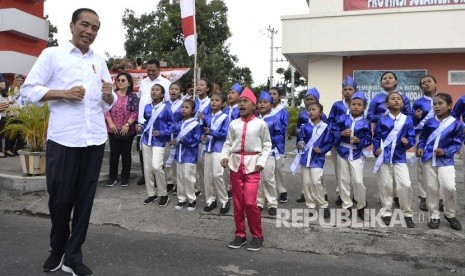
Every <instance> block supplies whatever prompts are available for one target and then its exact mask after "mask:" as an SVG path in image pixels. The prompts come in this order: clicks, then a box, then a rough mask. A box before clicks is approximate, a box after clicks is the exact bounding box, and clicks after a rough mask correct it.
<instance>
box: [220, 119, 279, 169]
mask: <svg viewBox="0 0 465 276" xmlns="http://www.w3.org/2000/svg"><path fill="white" fill-rule="evenodd" d="M270 151H271V138H270V131H269V129H268V126H267V124H266V122H265V121H263V120H260V119H258V118H256V117H255V116H253V117H252V118H249V119H248V120H244V119H243V118H242V117H240V118H239V119H237V120H233V121H231V123H230V124H229V129H228V136H227V137H226V141H225V142H224V144H223V150H222V151H221V159H224V158H228V166H229V168H230V169H231V170H232V171H234V172H237V171H238V170H239V166H240V165H241V163H242V162H243V163H244V167H245V171H246V173H247V174H249V173H252V172H254V171H255V166H256V165H261V166H262V167H265V163H266V160H267V158H268V156H269V155H270ZM254 153H256V154H254Z"/></svg>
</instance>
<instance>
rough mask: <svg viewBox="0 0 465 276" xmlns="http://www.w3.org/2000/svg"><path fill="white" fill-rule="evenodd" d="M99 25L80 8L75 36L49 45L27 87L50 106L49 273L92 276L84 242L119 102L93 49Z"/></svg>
mask: <svg viewBox="0 0 465 276" xmlns="http://www.w3.org/2000/svg"><path fill="white" fill-rule="evenodd" d="M99 29H100V20H99V17H98V15H97V13H96V12H95V11H93V10H91V9H88V8H81V9H78V10H76V11H74V13H73V15H72V19H71V23H70V30H71V34H72V38H71V40H70V41H69V42H67V43H65V44H63V45H62V46H59V47H49V48H46V49H45V50H44V51H43V52H42V53H41V54H40V56H39V58H38V59H37V61H36V63H35V64H34V66H33V67H32V69H31V71H30V72H29V74H28V76H27V79H26V81H25V83H24V85H23V86H22V87H21V96H23V97H26V99H27V101H28V102H29V103H32V104H36V105H43V104H44V102H46V101H48V103H49V108H50V119H49V125H48V131H47V139H48V140H47V155H46V160H47V161H46V180H47V190H48V193H49V204H48V206H49V209H50V219H51V221H52V229H51V232H50V247H51V249H52V250H51V253H50V256H49V257H48V258H47V260H46V261H45V263H44V265H43V269H44V271H45V272H51V271H56V270H58V269H60V268H61V269H62V270H63V271H65V272H68V273H72V274H73V275H92V271H91V270H90V269H89V268H88V267H87V266H86V265H84V263H83V258H82V250H81V246H82V244H83V243H84V241H85V239H86V234H87V229H88V226H89V219H90V214H91V210H92V205H93V201H94V196H95V191H96V189H97V181H98V177H99V175H100V169H101V166H102V160H103V154H104V150H105V142H106V140H107V129H106V126H105V117H104V113H105V112H106V111H108V110H110V109H111V107H112V105H113V104H114V103H115V102H116V95H115V94H114V93H113V91H112V81H111V76H110V73H109V72H108V68H107V64H106V62H105V59H104V58H103V57H101V56H100V55H97V54H96V53H94V51H93V50H92V49H91V48H90V45H91V44H92V43H93V42H94V40H95V38H96V37H97V34H98V31H99ZM71 214H72V223H71V225H72V227H71V229H70V220H71Z"/></svg>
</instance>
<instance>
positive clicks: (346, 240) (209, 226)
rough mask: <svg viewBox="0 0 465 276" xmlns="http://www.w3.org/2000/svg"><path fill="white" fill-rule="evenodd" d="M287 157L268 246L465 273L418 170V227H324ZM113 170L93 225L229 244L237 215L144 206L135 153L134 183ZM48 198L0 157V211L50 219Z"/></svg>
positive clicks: (329, 172)
mask: <svg viewBox="0 0 465 276" xmlns="http://www.w3.org/2000/svg"><path fill="white" fill-rule="evenodd" d="M288 144H292V142H290V143H288ZM288 149H289V150H291V149H292V147H291V146H289V148H288ZM284 160H285V168H286V172H285V175H284V181H285V183H286V185H287V186H288V188H289V202H288V203H285V204H280V206H279V208H280V210H278V215H279V216H278V217H280V218H281V219H282V220H277V219H276V218H273V217H270V216H268V214H267V211H266V210H264V211H263V213H262V217H263V220H262V222H263V230H264V235H265V246H266V247H271V248H278V249H282V250H292V251H301V252H312V253H318V254H336V255H339V254H350V253H362V254H371V255H383V256H384V255H389V256H394V257H395V258H406V259H408V260H410V261H411V262H414V263H418V264H420V263H423V262H430V261H439V262H443V263H445V265H446V267H448V268H449V267H450V268H451V269H456V268H461V269H462V271H463V269H465V263H464V261H463V256H465V231H464V230H462V231H454V230H452V229H451V228H450V227H449V225H448V223H447V221H445V219H443V218H442V219H441V225H440V227H439V229H437V230H432V229H429V228H428V227H427V224H426V223H427V222H426V218H427V213H426V212H421V211H419V210H418V203H419V200H418V198H417V194H418V193H417V185H416V182H415V181H416V176H415V173H413V170H411V171H410V176H411V179H412V183H413V184H412V185H413V187H414V197H413V204H412V207H413V210H414V212H415V215H414V219H415V221H418V220H419V221H420V222H419V223H417V224H416V227H415V228H414V229H408V228H405V227H401V226H400V225H397V226H395V227H392V228H386V227H381V226H379V225H374V226H373V227H371V226H370V227H347V226H344V225H343V224H341V223H331V221H326V223H325V225H321V223H320V222H318V221H312V222H308V221H307V220H308V218H307V217H305V219H304V217H303V216H302V215H303V214H302V212H303V210H304V209H306V208H305V204H302V203H297V202H296V201H295V199H296V198H297V197H298V196H299V195H300V191H301V181H300V177H299V176H298V175H296V176H293V175H292V174H291V173H290V171H289V166H290V164H291V163H292V160H293V158H291V157H287V158H285V159H284ZM373 162H374V160H373V159H368V160H367V164H366V166H365V174H364V175H365V178H364V180H365V185H366V187H367V201H368V207H369V208H373V211H374V212H376V211H377V210H378V209H379V206H378V203H377V202H378V189H377V186H376V175H373V174H372V172H371V170H372V168H373ZM462 167H463V164H462V161H461V160H457V164H456V169H457V204H458V206H457V218H458V219H459V221H461V222H462V224H463V225H464V226H465V189H464V183H463V174H462ZM107 175H108V156H107V155H106V156H105V160H104V162H103V167H102V173H101V179H100V180H101V181H100V183H99V186H98V189H97V194H96V197H95V201H94V208H93V212H92V217H91V223H93V224H96V225H114V226H119V227H123V228H126V229H129V230H137V231H143V232H151V233H165V234H180V235H185V236H194V237H199V238H205V239H211V240H219V241H223V242H224V243H225V245H226V243H227V242H229V241H230V240H231V239H232V238H233V236H234V222H233V219H232V215H231V214H232V212H231V214H228V215H225V216H220V215H219V214H218V212H219V209H218V208H217V209H215V210H214V211H212V212H211V213H205V212H203V207H204V205H205V197H204V196H203V195H201V196H200V197H199V199H198V202H197V210H196V211H194V212H187V211H186V210H185V209H183V210H181V211H176V210H175V209H174V206H175V204H176V202H177V199H176V196H175V195H172V194H171V195H170V203H169V205H168V206H166V207H158V206H157V204H156V203H154V204H150V205H146V206H144V205H143V200H144V199H145V198H146V196H147V195H146V191H145V186H138V185H136V184H135V183H136V181H137V179H138V178H139V176H140V164H139V162H138V156H137V154H136V153H134V154H133V166H132V171H131V178H130V183H129V186H128V187H121V186H119V183H118V184H117V185H115V186H114V187H112V188H108V187H106V186H105V184H104V181H105V179H106V177H107ZM324 175H325V183H326V186H327V190H328V196H329V201H330V208H332V210H333V212H335V211H336V210H338V209H339V207H337V208H336V206H335V205H334V201H335V199H336V195H335V187H336V185H335V176H334V170H333V166H332V162H331V161H330V160H329V158H328V159H327V162H326V164H325V168H324ZM31 186H32V187H33V188H31ZM26 191H30V192H26ZM47 201H48V195H47V193H46V192H45V177H43V176H41V177H32V178H31V177H24V176H22V173H21V168H20V162H19V157H15V158H6V159H0V211H2V212H9V213H10V212H13V213H31V214H38V215H45V216H47V215H48V207H47ZM290 212H294V213H293V214H294V216H291V217H290V218H289V219H285V215H286V214H291V213H290ZM334 214H335V213H333V218H334V217H335V215H334ZM283 218H284V219H283ZM292 218H294V222H295V223H294V225H293V226H294V227H287V226H289V224H291V223H292V222H293V221H292ZM422 220H423V221H422ZM280 221H284V223H280ZM328 223H330V224H331V225H328ZM291 226H292V225H291Z"/></svg>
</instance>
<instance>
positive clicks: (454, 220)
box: [444, 216, 462, 231]
mask: <svg viewBox="0 0 465 276" xmlns="http://www.w3.org/2000/svg"><path fill="white" fill-rule="evenodd" d="M444 217H445V218H446V220H447V221H448V222H449V223H450V228H452V229H454V230H457V231H460V230H462V224H460V222H459V221H458V220H457V218H455V217H453V218H448V217H446V216H444Z"/></svg>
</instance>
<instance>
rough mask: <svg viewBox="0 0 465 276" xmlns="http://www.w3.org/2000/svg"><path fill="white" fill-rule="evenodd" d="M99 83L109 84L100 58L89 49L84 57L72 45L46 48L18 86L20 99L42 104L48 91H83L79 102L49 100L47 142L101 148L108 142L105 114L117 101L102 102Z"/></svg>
mask: <svg viewBox="0 0 465 276" xmlns="http://www.w3.org/2000/svg"><path fill="white" fill-rule="evenodd" d="M102 80H103V81H106V82H111V77H110V73H109V72H108V68H107V64H106V62H105V60H104V59H103V57H101V56H99V55H97V54H95V53H94V52H93V51H92V50H91V49H89V51H88V52H87V53H86V54H82V52H81V51H80V50H79V49H78V48H76V47H74V45H73V44H72V43H71V42H67V43H66V44H65V45H63V46H59V47H50V48H46V49H45V50H44V51H43V52H42V53H41V54H40V56H39V58H38V59H37V61H36V63H35V64H34V66H33V67H32V69H31V71H30V72H29V74H28V76H27V78H26V80H25V82H24V84H23V85H22V86H21V96H22V97H25V98H26V99H27V101H28V102H29V103H33V104H36V105H43V104H44V102H42V101H41V100H42V98H43V97H44V95H45V94H46V93H47V92H48V91H49V90H68V89H70V88H72V87H74V86H83V87H84V88H85V89H86V93H85V96H84V99H83V100H82V101H69V100H50V101H48V102H49V103H48V104H49V108H50V120H49V125H48V132H47V139H50V140H52V141H54V142H56V143H59V144H61V145H63V146H67V147H86V146H91V145H101V144H103V143H105V141H106V140H107V128H106V126H105V118H104V113H105V112H106V111H108V110H110V109H111V106H112V105H113V104H114V103H115V102H116V99H117V97H116V94H115V93H113V103H112V104H111V105H110V104H107V103H106V102H105V101H103V99H102V93H103V92H102Z"/></svg>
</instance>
